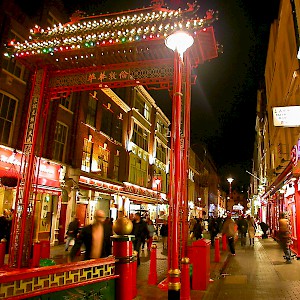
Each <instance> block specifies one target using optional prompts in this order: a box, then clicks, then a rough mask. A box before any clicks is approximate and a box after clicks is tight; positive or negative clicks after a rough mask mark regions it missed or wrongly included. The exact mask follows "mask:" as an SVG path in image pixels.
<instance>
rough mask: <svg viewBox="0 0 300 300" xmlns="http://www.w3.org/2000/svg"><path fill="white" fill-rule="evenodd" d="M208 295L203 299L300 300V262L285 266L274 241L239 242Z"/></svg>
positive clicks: (207, 292) (294, 261) (281, 253)
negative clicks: (242, 244) (244, 244)
mask: <svg viewBox="0 0 300 300" xmlns="http://www.w3.org/2000/svg"><path fill="white" fill-rule="evenodd" d="M222 273H223V276H219V277H218V278H217V279H216V280H215V281H214V283H213V284H212V285H210V287H209V289H208V290H207V291H206V292H205V295H204V297H203V300H218V299H219V300H227V299H228V300H238V299H245V300H256V299H257V300H269V299H272V300H275V299H278V300H279V299H280V300H283V299H289V300H294V299H295V300H296V299H300V261H299V260H297V259H294V260H293V261H292V264H286V262H285V260H284V258H283V251H282V250H281V249H280V247H279V245H278V243H277V242H275V241H274V240H273V239H272V238H268V239H256V241H255V246H254V247H253V246H249V245H248V246H245V247H241V246H240V243H239V241H238V242H237V243H236V256H228V262H227V264H226V265H225V267H224V269H223V272H222Z"/></svg>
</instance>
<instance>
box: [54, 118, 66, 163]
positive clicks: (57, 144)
mask: <svg viewBox="0 0 300 300" xmlns="http://www.w3.org/2000/svg"><path fill="white" fill-rule="evenodd" d="M67 136H68V127H67V126H66V125H65V124H62V123H59V122H57V123H56V127H55V134H54V147H53V159H55V160H58V161H63V159H64V153H65V145H66V141H67Z"/></svg>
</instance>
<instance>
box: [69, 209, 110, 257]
mask: <svg viewBox="0 0 300 300" xmlns="http://www.w3.org/2000/svg"><path fill="white" fill-rule="evenodd" d="M94 218H95V221H94V223H93V224H90V225H87V226H85V227H84V228H83V229H82V230H81V231H80V233H79V236H78V238H77V239H76V241H75V244H74V246H73V247H72V249H71V252H70V258H71V260H72V261H73V260H74V259H75V256H76V254H77V253H78V251H80V248H81V245H82V244H84V246H85V255H84V259H85V260H88V259H93V258H100V257H107V256H109V255H111V250H112V249H111V240H110V237H111V227H110V226H109V225H108V224H107V223H105V213H104V211H103V210H96V212H95V217H94Z"/></svg>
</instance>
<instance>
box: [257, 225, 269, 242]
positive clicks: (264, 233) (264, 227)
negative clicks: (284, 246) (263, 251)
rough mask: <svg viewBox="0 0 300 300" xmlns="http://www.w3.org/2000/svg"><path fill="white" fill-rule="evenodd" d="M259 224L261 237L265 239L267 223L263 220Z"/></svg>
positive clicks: (266, 236)
mask: <svg viewBox="0 0 300 300" xmlns="http://www.w3.org/2000/svg"><path fill="white" fill-rule="evenodd" d="M259 225H260V228H261V230H262V232H263V234H262V238H263V239H267V238H268V234H267V231H268V229H269V226H268V224H266V223H265V222H260V223H259Z"/></svg>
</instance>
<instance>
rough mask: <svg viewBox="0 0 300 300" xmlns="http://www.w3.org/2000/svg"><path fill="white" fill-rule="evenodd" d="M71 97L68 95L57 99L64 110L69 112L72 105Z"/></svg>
mask: <svg viewBox="0 0 300 300" xmlns="http://www.w3.org/2000/svg"><path fill="white" fill-rule="evenodd" d="M72 95H73V94H70V95H69V96H67V97H61V98H60V99H59V103H60V104H61V105H62V106H64V107H65V108H67V109H68V110H71V104H72Z"/></svg>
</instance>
